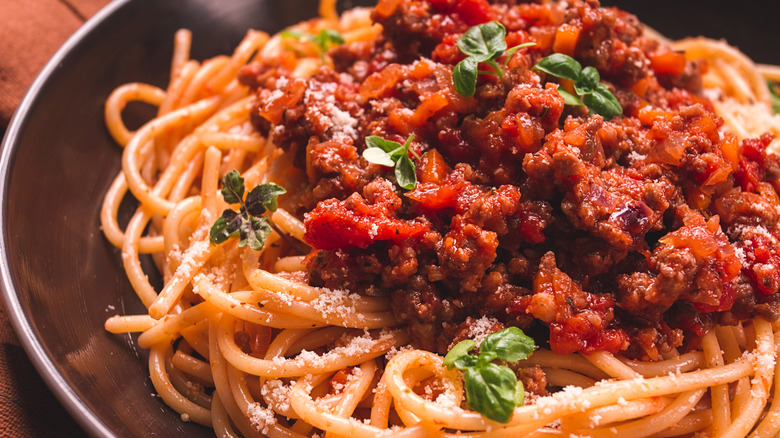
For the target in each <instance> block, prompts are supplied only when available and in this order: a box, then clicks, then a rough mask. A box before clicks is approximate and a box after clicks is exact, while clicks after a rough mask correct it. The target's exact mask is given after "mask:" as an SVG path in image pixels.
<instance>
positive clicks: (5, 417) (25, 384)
mask: <svg viewBox="0 0 780 438" xmlns="http://www.w3.org/2000/svg"><path fill="white" fill-rule="evenodd" d="M0 435H2V436H7V437H55V436H61V437H65V436H67V437H80V436H86V434H85V433H84V431H82V430H81V428H79V426H78V425H77V424H76V422H75V421H74V420H73V419H72V418H71V417H70V416H69V415H68V413H67V411H65V409H63V408H62V407H61V406H60V405H59V403H58V402H57V400H56V399H55V398H54V396H53V395H52V393H51V392H50V391H49V388H47V387H46V385H45V384H44V383H43V380H41V378H40V377H39V376H38V374H37V373H36V372H35V369H34V368H33V367H32V365H31V364H30V361H29V359H27V356H26V355H25V354H24V350H22V349H21V348H20V347H16V346H13V345H7V344H3V345H0Z"/></svg>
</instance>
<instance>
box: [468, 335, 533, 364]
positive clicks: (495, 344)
mask: <svg viewBox="0 0 780 438" xmlns="http://www.w3.org/2000/svg"><path fill="white" fill-rule="evenodd" d="M534 347H535V345H534V340H533V339H531V338H530V337H528V336H527V335H526V334H525V333H523V331H522V330H520V329H519V328H517V327H509V328H505V329H504V330H500V331H497V332H495V333H491V334H489V335H487V336H485V339H484V340H483V341H482V343H481V344H479V351H480V352H481V353H482V354H485V353H488V352H493V353H495V355H496V357H497V358H499V359H501V360H504V361H506V362H517V361H518V360H523V359H525V358H526V357H528V355H530V354H531V353H532V352H533V351H534Z"/></svg>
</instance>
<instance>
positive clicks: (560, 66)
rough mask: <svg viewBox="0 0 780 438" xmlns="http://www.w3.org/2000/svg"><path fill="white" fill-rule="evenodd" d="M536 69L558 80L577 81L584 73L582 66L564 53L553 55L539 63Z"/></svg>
mask: <svg viewBox="0 0 780 438" xmlns="http://www.w3.org/2000/svg"><path fill="white" fill-rule="evenodd" d="M534 68H535V69H537V70H541V71H543V72H545V73H547V74H549V75H553V76H555V77H556V78H563V79H568V80H570V81H576V80H577V78H579V77H580V73H581V72H582V66H581V65H580V63H579V62H577V60H576V59H574V58H572V57H571V56H568V55H564V54H563V53H553V54H552V55H550V56H548V57H546V58H544V59H542V60H541V61H539V62H537V63H536V65H535V66H534Z"/></svg>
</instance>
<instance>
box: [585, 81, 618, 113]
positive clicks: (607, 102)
mask: <svg viewBox="0 0 780 438" xmlns="http://www.w3.org/2000/svg"><path fill="white" fill-rule="evenodd" d="M582 102H583V103H584V104H585V105H587V106H588V108H589V109H590V110H591V111H593V112H594V113H596V114H599V115H600V116H602V117H604V120H610V119H612V118H613V117H615V116H617V115H620V114H623V107H622V106H620V102H619V101H618V100H617V97H615V95H613V94H612V93H611V92H610V91H609V88H607V86H606V85H604V84H599V85H598V87H596V89H595V90H593V93H591V94H588V95H586V96H585V97H583V98H582Z"/></svg>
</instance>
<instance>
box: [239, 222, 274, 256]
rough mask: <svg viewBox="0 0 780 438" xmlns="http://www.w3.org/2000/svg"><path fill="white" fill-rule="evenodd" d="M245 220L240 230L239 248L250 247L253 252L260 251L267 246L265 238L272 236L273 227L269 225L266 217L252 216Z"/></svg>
mask: <svg viewBox="0 0 780 438" xmlns="http://www.w3.org/2000/svg"><path fill="white" fill-rule="evenodd" d="M244 219H245V220H244V222H243V223H242V224H241V228H240V229H239V235H240V236H241V240H240V241H239V242H238V246H239V247H244V246H247V245H249V247H250V248H252V249H253V250H255V251H260V250H261V249H263V245H265V238H266V237H267V236H268V235H269V234H271V226H270V225H268V220H267V219H266V218H265V217H254V216H251V217H249V218H244Z"/></svg>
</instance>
